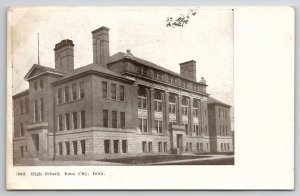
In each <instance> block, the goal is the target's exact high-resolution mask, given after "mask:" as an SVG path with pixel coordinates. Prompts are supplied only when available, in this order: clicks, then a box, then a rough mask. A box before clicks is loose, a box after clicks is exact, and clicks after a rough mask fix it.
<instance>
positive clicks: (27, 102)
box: [25, 99, 29, 113]
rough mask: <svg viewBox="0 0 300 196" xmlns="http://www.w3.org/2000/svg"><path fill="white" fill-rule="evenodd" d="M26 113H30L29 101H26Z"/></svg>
mask: <svg viewBox="0 0 300 196" xmlns="http://www.w3.org/2000/svg"><path fill="white" fill-rule="evenodd" d="M25 112H26V113H27V112H29V100H28V99H25Z"/></svg>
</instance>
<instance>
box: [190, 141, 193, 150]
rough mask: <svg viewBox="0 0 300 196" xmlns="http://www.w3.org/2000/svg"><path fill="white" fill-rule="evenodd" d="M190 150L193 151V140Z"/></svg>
mask: <svg viewBox="0 0 300 196" xmlns="http://www.w3.org/2000/svg"><path fill="white" fill-rule="evenodd" d="M190 151H193V145H192V143H191V142H190Z"/></svg>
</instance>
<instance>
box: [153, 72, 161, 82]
mask: <svg viewBox="0 0 300 196" xmlns="http://www.w3.org/2000/svg"><path fill="white" fill-rule="evenodd" d="M154 78H155V79H157V80H162V74H161V73H159V72H157V71H154Z"/></svg>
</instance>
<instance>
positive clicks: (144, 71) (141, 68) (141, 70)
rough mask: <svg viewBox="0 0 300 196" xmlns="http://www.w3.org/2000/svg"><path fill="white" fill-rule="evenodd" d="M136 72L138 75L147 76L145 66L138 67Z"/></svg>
mask: <svg viewBox="0 0 300 196" xmlns="http://www.w3.org/2000/svg"><path fill="white" fill-rule="evenodd" d="M136 72H137V74H140V75H144V76H145V75H147V70H146V68H145V67H143V66H140V65H137V66H136Z"/></svg>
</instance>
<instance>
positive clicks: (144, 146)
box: [142, 142, 147, 153]
mask: <svg viewBox="0 0 300 196" xmlns="http://www.w3.org/2000/svg"><path fill="white" fill-rule="evenodd" d="M142 148H143V153H146V152H147V142H142Z"/></svg>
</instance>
